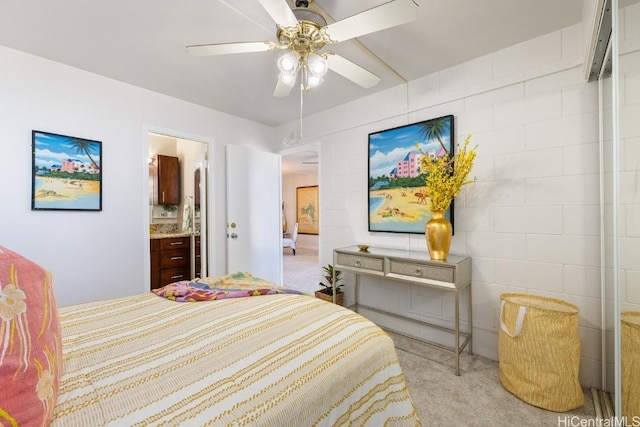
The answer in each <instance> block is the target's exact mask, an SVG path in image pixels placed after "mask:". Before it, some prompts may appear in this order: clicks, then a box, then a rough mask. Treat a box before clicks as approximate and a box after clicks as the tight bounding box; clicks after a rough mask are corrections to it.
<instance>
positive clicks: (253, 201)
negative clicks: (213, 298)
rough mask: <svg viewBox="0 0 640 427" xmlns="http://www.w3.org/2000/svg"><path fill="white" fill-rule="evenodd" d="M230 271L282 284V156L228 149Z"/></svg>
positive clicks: (235, 148) (246, 149)
mask: <svg viewBox="0 0 640 427" xmlns="http://www.w3.org/2000/svg"><path fill="white" fill-rule="evenodd" d="M226 157H227V163H226V166H227V271H228V272H229V273H234V272H237V271H246V272H249V273H251V274H253V275H254V276H257V277H260V278H262V279H266V280H269V281H270V282H273V283H276V284H282V222H281V216H280V209H281V207H280V198H281V197H280V193H281V190H280V185H281V184H280V155H278V154H273V153H267V152H264V151H256V150H252V149H248V148H244V147H238V146H235V145H227V156H226Z"/></svg>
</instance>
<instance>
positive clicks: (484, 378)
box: [390, 333, 595, 427]
mask: <svg viewBox="0 0 640 427" xmlns="http://www.w3.org/2000/svg"><path fill="white" fill-rule="evenodd" d="M390 335H391V337H392V338H393V340H394V342H395V345H396V352H397V354H398V359H399V360H400V366H402V370H403V372H404V374H405V378H406V380H407V385H408V387H409V392H410V393H411V398H412V399H413V403H414V405H415V406H416V409H417V411H418V416H419V417H420V419H421V421H422V425H423V426H469V427H475V426H478V427H485V426H487V427H502V426H505V427H507V426H522V427H526V426H532V427H533V426H536V427H538V426H549V427H552V426H553V427H558V426H572V425H576V426H577V425H595V424H587V422H589V421H582V420H583V419H584V420H586V419H590V420H591V421H590V422H592V423H593V422H594V420H595V409H594V406H593V399H592V397H591V393H589V392H587V391H585V404H584V406H582V407H580V408H577V409H575V410H573V411H570V412H566V413H560V412H552V411H547V410H544V409H540V408H537V407H535V406H532V405H529V404H528V403H526V402H524V401H522V400H520V399H519V398H517V397H515V396H514V395H512V394H511V393H509V392H508V391H507V390H506V389H505V388H504V387H503V386H502V384H501V383H500V379H499V377H498V375H499V369H498V362H496V361H493V360H489V359H486V358H484V357H480V356H475V355H472V356H470V355H469V354H468V353H467V352H466V350H465V352H463V353H462V354H461V356H460V376H456V375H455V372H454V366H455V354H454V353H453V352H449V351H446V350H444V349H441V348H438V347H435V346H431V345H428V344H424V343H421V342H418V341H416V340H413V339H410V338H406V337H403V336H400V335H397V334H393V333H390ZM582 423H584V424H582Z"/></svg>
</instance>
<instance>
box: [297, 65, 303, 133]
mask: <svg viewBox="0 0 640 427" xmlns="http://www.w3.org/2000/svg"><path fill="white" fill-rule="evenodd" d="M300 77H302V76H300ZM303 98H304V85H303V83H302V82H300V132H299V133H298V135H299V137H298V140H300V139H301V138H302V107H303V106H304V100H303Z"/></svg>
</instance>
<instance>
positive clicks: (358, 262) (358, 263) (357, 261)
mask: <svg viewBox="0 0 640 427" xmlns="http://www.w3.org/2000/svg"><path fill="white" fill-rule="evenodd" d="M354 264H355V265H356V267H360V264H361V263H360V260H359V259H357V260H356V262H355V263H354Z"/></svg>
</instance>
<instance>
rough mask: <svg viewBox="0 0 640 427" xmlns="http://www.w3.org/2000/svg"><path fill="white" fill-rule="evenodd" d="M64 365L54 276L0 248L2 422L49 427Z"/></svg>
mask: <svg viewBox="0 0 640 427" xmlns="http://www.w3.org/2000/svg"><path fill="white" fill-rule="evenodd" d="M61 369H62V341H61V335H60V320H59V318H58V309H57V306H56V302H55V297H54V294H53V283H52V276H51V274H50V273H49V272H48V271H46V270H45V269H43V268H42V267H40V266H39V265H37V264H36V263H34V262H32V261H30V260H28V259H26V258H24V257H22V256H20V255H19V254H17V253H15V252H13V251H10V250H9V249H6V248H4V247H2V246H0V390H2V391H1V392H0V425H19V426H48V425H49V424H50V422H51V416H52V414H53V409H54V407H55V404H56V399H57V397H58V384H59V382H60V374H61V372H60V371H61Z"/></svg>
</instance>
